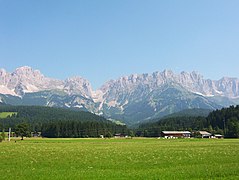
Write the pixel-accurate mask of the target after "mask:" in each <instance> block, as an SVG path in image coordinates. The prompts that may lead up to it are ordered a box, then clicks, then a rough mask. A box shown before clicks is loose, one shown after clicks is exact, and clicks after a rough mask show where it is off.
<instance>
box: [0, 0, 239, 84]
mask: <svg viewBox="0 0 239 180" xmlns="http://www.w3.org/2000/svg"><path fill="white" fill-rule="evenodd" d="M238 7H239V1H238V0H200V1H196V0H180V1H179V0H147V1H146V0H70V1H67V0H64V1H63V0H50V1H49V0H41V1H32V0H21V1H19V0H11V1H6V0H0V68H5V69H6V70H7V71H10V72H12V71H14V69H15V68H17V67H19V66H25V65H27V66H31V67H33V68H34V69H39V70H40V71H41V72H42V73H43V74H44V75H45V76H49V77H54V78H58V79H66V78H67V77H71V76H76V75H79V76H82V77H84V78H86V79H88V80H89V81H90V82H91V84H92V86H93V87H94V88H98V87H100V86H101V85H102V84H103V83H104V82H105V81H107V80H110V79H116V78H118V77H120V76H122V75H129V74H134V73H152V72H154V71H162V70H164V69H171V70H173V71H174V72H177V73H179V72H181V71H190V72H191V71H198V72H199V73H201V74H203V75H204V77H205V78H211V79H219V78H221V77H223V76H231V77H239V10H238Z"/></svg>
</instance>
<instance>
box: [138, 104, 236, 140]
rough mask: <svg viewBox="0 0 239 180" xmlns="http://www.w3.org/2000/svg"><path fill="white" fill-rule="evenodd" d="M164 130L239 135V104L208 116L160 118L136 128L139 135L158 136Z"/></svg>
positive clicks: (226, 135) (233, 136)
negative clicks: (204, 131) (202, 131)
mask: <svg viewBox="0 0 239 180" xmlns="http://www.w3.org/2000/svg"><path fill="white" fill-rule="evenodd" d="M164 130H169V131H174V130H183V131H184V130H189V131H199V130H206V131H209V132H211V133H214V134H217V133H219V134H223V135H224V136H225V137H232V138H238V137H239V106H230V107H229V108H222V109H221V110H215V111H213V112H211V113H210V114H209V115H208V116H207V117H200V116H198V117H193V116H179V117H168V118H165V119H160V120H158V121H157V122H154V123H147V124H142V125H140V126H139V128H138V129H137V130H136V135H137V136H146V137H158V136H160V135H161V132H162V131H164Z"/></svg>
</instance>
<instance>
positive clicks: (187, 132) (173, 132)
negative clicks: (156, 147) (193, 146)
mask: <svg viewBox="0 0 239 180" xmlns="http://www.w3.org/2000/svg"><path fill="white" fill-rule="evenodd" d="M162 133H164V134H191V132H189V131H162Z"/></svg>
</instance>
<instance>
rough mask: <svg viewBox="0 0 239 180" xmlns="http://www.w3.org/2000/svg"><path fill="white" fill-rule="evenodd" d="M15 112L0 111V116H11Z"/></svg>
mask: <svg viewBox="0 0 239 180" xmlns="http://www.w3.org/2000/svg"><path fill="white" fill-rule="evenodd" d="M16 113H17V112H0V118H6V117H8V116H10V117H11V116H12V115H13V114H16Z"/></svg>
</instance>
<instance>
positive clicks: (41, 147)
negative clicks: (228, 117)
mask: <svg viewBox="0 0 239 180" xmlns="http://www.w3.org/2000/svg"><path fill="white" fill-rule="evenodd" d="M0 165H1V168H0V179H24V180H25V179H227V180H228V179H233V180H235V179H239V139H221V140H219V139H172V140H166V139H34V138H32V139H25V140H24V141H20V140H17V142H16V143H15V142H14V140H13V141H11V142H3V143H0Z"/></svg>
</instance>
